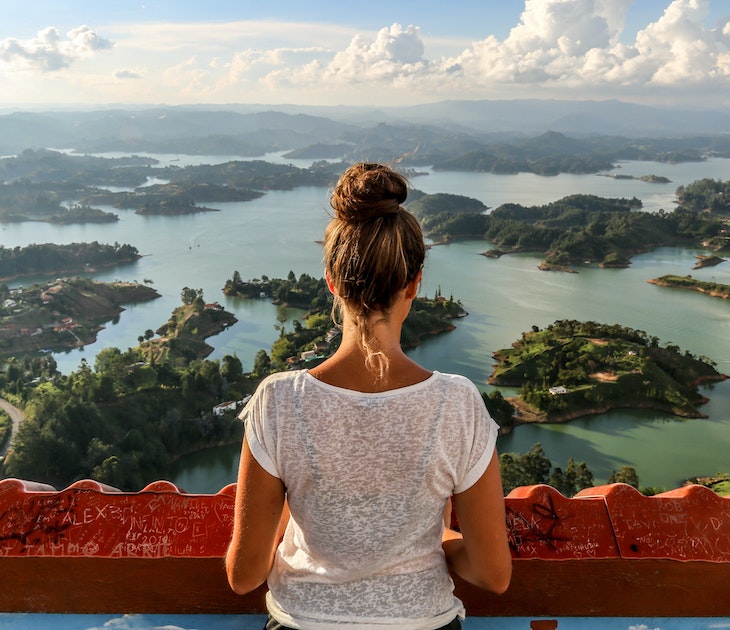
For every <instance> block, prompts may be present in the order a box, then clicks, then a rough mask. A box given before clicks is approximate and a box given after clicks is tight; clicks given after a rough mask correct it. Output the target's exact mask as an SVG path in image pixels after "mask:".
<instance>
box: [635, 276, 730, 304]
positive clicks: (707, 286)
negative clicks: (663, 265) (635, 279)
mask: <svg viewBox="0 0 730 630" xmlns="http://www.w3.org/2000/svg"><path fill="white" fill-rule="evenodd" d="M647 282H648V283H650V284H656V285H658V286H660V287H671V288H673V289H689V290H691V291H699V292H700V293H705V294H706V295H711V296H712V297H719V298H724V299H726V300H728V299H730V284H722V283H720V282H706V281H703V280H697V279H696V278H693V277H692V276H672V275H667V276H661V277H659V278H653V279H651V280H647Z"/></svg>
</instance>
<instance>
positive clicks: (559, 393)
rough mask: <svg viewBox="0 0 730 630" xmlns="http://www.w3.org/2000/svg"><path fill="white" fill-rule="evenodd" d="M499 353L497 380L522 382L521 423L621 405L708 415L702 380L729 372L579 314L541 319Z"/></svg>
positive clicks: (560, 418) (562, 419)
mask: <svg viewBox="0 0 730 630" xmlns="http://www.w3.org/2000/svg"><path fill="white" fill-rule="evenodd" d="M494 358H495V359H496V360H497V365H496V366H495V368H494V371H493V373H492V376H491V377H490V379H489V382H490V384H492V385H503V386H509V387H520V397H519V399H518V400H517V401H516V403H517V407H518V410H521V412H522V413H521V418H520V416H518V417H517V418H516V421H517V422H519V421H520V420H521V421H523V422H524V421H534V422H565V421H567V420H571V419H573V418H578V417H580V416H585V415H591V414H596V413H604V412H606V411H609V410H611V409H616V408H648V409H657V410H660V411H665V412H667V413H672V414H675V415H678V416H684V417H689V418H699V417H704V416H703V414H702V413H701V412H700V411H699V409H698V406H699V405H701V404H702V403H703V402H706V399H704V398H703V397H702V396H701V395H700V394H699V393H698V390H697V386H698V385H699V384H701V383H705V382H712V381H722V380H724V379H726V378H727V376H725V375H723V374H720V373H719V372H718V371H717V370H716V369H715V367H714V365H713V363H712V361H711V360H710V359H708V358H707V357H695V356H692V355H691V354H690V353H688V352H685V353H682V352H680V349H679V348H678V347H676V346H674V345H671V344H667V345H666V346H665V347H660V346H659V340H658V339H657V338H656V337H649V336H648V335H647V334H646V333H645V332H643V331H638V330H632V329H630V328H626V327H622V326H620V325H606V324H598V323H596V322H578V321H574V320H573V321H571V320H560V321H556V322H555V323H554V324H551V325H550V326H548V327H547V328H545V329H544V330H539V329H538V328H537V327H536V326H534V327H533V329H532V331H530V332H525V333H523V334H522V337H521V339H519V340H517V341H515V342H514V343H513V344H512V347H511V348H505V349H502V350H498V351H497V352H495V353H494Z"/></svg>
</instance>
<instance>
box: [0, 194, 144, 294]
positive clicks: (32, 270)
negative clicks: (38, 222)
mask: <svg viewBox="0 0 730 630" xmlns="http://www.w3.org/2000/svg"><path fill="white" fill-rule="evenodd" d="M0 188H2V187H1V186H0ZM140 257H141V256H140V253H139V251H138V250H137V248H136V247H134V246H133V245H129V244H126V243H125V244H122V245H120V244H119V243H114V244H113V245H108V244H104V243H99V242H97V241H93V242H91V243H69V244H67V245H57V244H55V243H41V244H35V243H32V244H30V245H26V246H25V247H13V248H9V247H3V246H2V245H0V282H7V281H8V280H15V279H17V278H23V277H25V276H45V275H49V274H57V275H59V276H62V275H72V274H77V273H80V272H84V271H95V270H97V269H99V268H101V267H111V266H114V265H122V264H125V263H131V262H134V261H136V260H138V259H139V258H140Z"/></svg>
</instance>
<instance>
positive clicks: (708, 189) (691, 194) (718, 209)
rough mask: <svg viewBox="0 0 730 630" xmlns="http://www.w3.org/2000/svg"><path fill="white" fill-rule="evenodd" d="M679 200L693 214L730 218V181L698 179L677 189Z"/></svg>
mask: <svg viewBox="0 0 730 630" xmlns="http://www.w3.org/2000/svg"><path fill="white" fill-rule="evenodd" d="M677 200H678V201H679V203H680V204H682V206H683V207H685V208H687V209H688V210H692V211H693V212H709V213H710V214H713V215H717V216H722V217H728V216H730V180H728V181H724V182H723V181H722V180H719V179H717V180H715V179H709V178H705V179H698V180H697V181H694V182H692V183H691V184H687V186H680V187H679V188H677Z"/></svg>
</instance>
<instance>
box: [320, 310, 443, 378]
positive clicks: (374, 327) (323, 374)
mask: <svg viewBox="0 0 730 630" xmlns="http://www.w3.org/2000/svg"><path fill="white" fill-rule="evenodd" d="M401 327H402V322H401V321H398V319H396V320H395V321H393V320H392V319H391V318H383V317H377V318H374V319H373V320H371V326H370V332H371V334H372V337H373V341H374V343H373V349H374V350H376V351H377V352H381V353H382V354H383V355H384V358H385V359H386V363H387V366H388V367H387V371H386V373H385V374H384V378H379V375H378V374H377V373H376V372H374V371H373V370H372V369H369V368H368V365H367V362H366V359H367V354H366V352H365V349H364V348H363V347H362V344H361V343H360V336H359V330H358V328H357V326H356V325H355V323H354V322H353V321H352V320H351V319H350V318H348V317H345V321H344V322H343V330H342V342H341V343H340V347H339V348H338V349H337V351H336V352H335V353H334V354H333V355H332V356H331V357H329V358H328V359H327V360H325V361H324V362H323V363H321V364H320V365H318V366H317V367H315V368H312V369H311V370H309V372H310V374H311V375H312V376H314V377H315V378H317V379H318V380H321V381H323V382H325V383H329V384H330V385H335V386H337V387H343V388H345V389H352V390H355V391H361V392H381V391H387V390H391V389H398V388H401V387H406V386H408V385H414V384H416V383H419V382H421V381H423V380H425V379H427V378H428V377H429V376H430V375H431V372H429V371H428V370H426V369H425V368H422V367H421V366H420V365H418V364H417V363H416V362H415V361H413V360H411V359H409V358H408V357H407V356H406V354H405V353H404V352H403V349H402V348H401V345H400V332H401Z"/></svg>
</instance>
